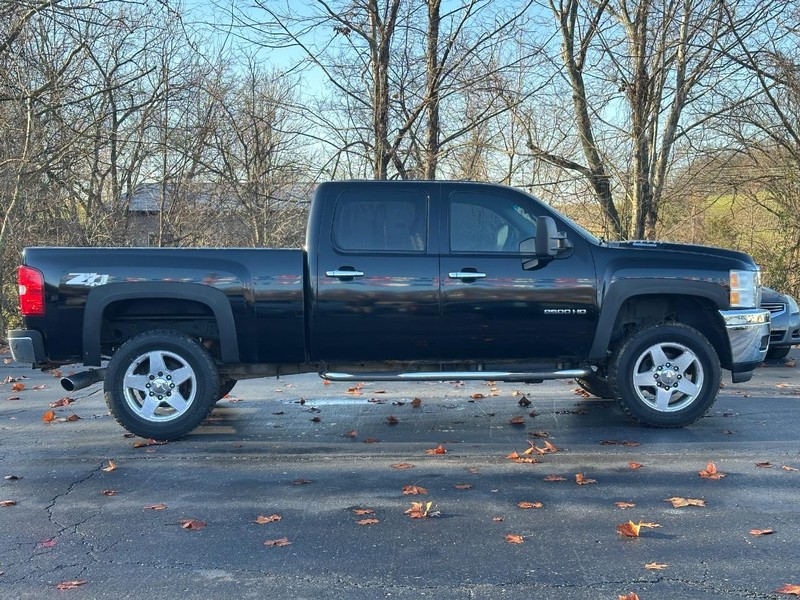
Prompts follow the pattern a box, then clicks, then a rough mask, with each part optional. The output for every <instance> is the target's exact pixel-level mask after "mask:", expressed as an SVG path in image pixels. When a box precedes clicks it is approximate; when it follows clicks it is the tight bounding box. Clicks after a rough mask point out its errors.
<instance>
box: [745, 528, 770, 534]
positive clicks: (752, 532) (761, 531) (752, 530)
mask: <svg viewBox="0 0 800 600" xmlns="http://www.w3.org/2000/svg"><path fill="white" fill-rule="evenodd" d="M773 533H775V530H774V529H751V530H750V535H772V534H773Z"/></svg>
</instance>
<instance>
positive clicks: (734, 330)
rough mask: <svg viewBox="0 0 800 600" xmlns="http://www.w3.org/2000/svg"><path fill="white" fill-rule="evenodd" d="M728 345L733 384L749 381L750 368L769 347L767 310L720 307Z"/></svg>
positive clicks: (761, 358)
mask: <svg viewBox="0 0 800 600" xmlns="http://www.w3.org/2000/svg"><path fill="white" fill-rule="evenodd" d="M719 313H720V314H721V315H722V319H723V320H724V321H725V329H726V330H727V332H728V341H729V342H730V346H731V378H732V379H733V383H742V382H744V381H749V380H750V378H751V377H752V376H753V370H754V369H755V368H756V367H758V365H760V364H761V363H762V362H763V361H764V358H765V357H766V356H767V348H768V347H769V311H768V310H762V309H759V308H753V309H745V310H721V311H719Z"/></svg>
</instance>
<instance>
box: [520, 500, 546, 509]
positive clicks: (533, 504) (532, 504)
mask: <svg viewBox="0 0 800 600" xmlns="http://www.w3.org/2000/svg"><path fill="white" fill-rule="evenodd" d="M517 506H518V507H519V508H523V509H528V508H542V507H543V506H544V504H542V503H541V502H517Z"/></svg>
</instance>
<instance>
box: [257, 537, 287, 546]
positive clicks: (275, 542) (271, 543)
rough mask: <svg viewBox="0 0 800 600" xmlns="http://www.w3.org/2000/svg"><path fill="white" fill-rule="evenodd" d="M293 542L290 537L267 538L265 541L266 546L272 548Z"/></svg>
mask: <svg viewBox="0 0 800 600" xmlns="http://www.w3.org/2000/svg"><path fill="white" fill-rule="evenodd" d="M291 543H292V542H290V541H289V538H285V537H282V538H279V539H277V540H267V541H266V542H264V545H265V546H269V547H270V548H282V547H283V546H288V545H289V544H291Z"/></svg>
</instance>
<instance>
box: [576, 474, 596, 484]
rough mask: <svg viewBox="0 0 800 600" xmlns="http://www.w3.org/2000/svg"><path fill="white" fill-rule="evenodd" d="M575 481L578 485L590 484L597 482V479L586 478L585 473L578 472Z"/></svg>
mask: <svg viewBox="0 0 800 600" xmlns="http://www.w3.org/2000/svg"><path fill="white" fill-rule="evenodd" d="M575 483H577V484H578V485H589V484H590V483H597V480H596V479H586V477H584V476H583V473H576V474H575Z"/></svg>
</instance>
